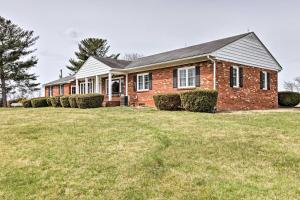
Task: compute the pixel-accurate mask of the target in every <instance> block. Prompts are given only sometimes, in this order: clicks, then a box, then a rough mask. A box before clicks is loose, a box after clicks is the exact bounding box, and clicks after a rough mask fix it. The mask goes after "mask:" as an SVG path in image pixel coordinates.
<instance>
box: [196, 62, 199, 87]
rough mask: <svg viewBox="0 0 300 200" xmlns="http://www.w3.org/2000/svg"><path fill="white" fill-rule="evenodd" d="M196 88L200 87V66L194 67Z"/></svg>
mask: <svg viewBox="0 0 300 200" xmlns="http://www.w3.org/2000/svg"><path fill="white" fill-rule="evenodd" d="M196 87H200V66H196Z"/></svg>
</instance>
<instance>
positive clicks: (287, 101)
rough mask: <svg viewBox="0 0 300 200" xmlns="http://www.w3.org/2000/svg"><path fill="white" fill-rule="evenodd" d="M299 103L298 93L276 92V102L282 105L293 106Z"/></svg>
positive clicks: (299, 94) (299, 96)
mask: <svg viewBox="0 0 300 200" xmlns="http://www.w3.org/2000/svg"><path fill="white" fill-rule="evenodd" d="M299 103H300V93H297V92H288V91H285V92H278V104H279V105H280V106H284V107H295V106H297V105H298V104H299Z"/></svg>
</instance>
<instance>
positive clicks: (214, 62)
mask: <svg viewBox="0 0 300 200" xmlns="http://www.w3.org/2000/svg"><path fill="white" fill-rule="evenodd" d="M207 59H208V60H210V61H212V62H213V65H214V67H213V68H214V69H213V71H214V90H216V89H217V85H216V71H217V67H216V60H214V59H212V58H210V56H209V55H208V56H207Z"/></svg>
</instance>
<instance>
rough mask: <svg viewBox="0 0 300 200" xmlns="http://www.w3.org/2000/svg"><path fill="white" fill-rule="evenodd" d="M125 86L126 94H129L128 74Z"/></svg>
mask: <svg viewBox="0 0 300 200" xmlns="http://www.w3.org/2000/svg"><path fill="white" fill-rule="evenodd" d="M125 81H126V82H125V87H126V96H128V74H126V80H125Z"/></svg>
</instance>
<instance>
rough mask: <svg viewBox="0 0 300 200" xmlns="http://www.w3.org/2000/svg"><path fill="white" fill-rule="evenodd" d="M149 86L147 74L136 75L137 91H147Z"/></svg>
mask: <svg viewBox="0 0 300 200" xmlns="http://www.w3.org/2000/svg"><path fill="white" fill-rule="evenodd" d="M149 86H150V79H149V73H145V74H138V75H137V91H148V90H149Z"/></svg>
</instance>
